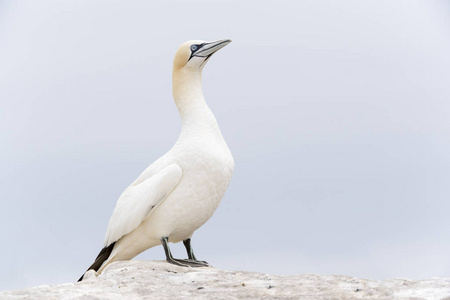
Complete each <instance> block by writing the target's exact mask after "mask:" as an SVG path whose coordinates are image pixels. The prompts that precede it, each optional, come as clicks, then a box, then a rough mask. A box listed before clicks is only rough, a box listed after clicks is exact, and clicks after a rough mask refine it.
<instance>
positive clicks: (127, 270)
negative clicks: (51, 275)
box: [0, 261, 450, 300]
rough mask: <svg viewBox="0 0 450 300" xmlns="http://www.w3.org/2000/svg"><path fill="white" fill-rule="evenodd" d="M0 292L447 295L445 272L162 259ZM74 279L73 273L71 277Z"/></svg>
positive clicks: (86, 297)
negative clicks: (272, 269)
mask: <svg viewBox="0 0 450 300" xmlns="http://www.w3.org/2000/svg"><path fill="white" fill-rule="evenodd" d="M92 273H93V274H89V275H88V276H87V280H83V281H82V282H79V283H75V282H74V283H66V284H61V285H55V286H48V285H46V286H38V287H34V288H27V289H23V290H17V291H2V292H0V299H5V300H6V299H15V300H17V299H36V300H38V299H45V300H49V299H58V300H59V299H63V300H74V299H83V300H102V299H108V300H114V299H308V300H310V299H443V298H445V297H448V298H446V299H450V277H446V278H432V279H428V280H407V279H392V280H386V281H375V280H366V279H358V278H354V277H349V276H341V275H330V276H326V275H314V274H306V275H294V276H276V275H269V274H261V273H254V272H244V271H224V270H218V269H214V268H212V267H209V268H182V267H178V266H174V265H170V264H168V263H166V262H162V261H126V262H116V263H113V264H111V265H110V266H109V267H107V268H106V269H105V271H104V272H103V273H102V274H100V275H99V276H98V277H96V274H95V273H94V272H92ZM74 279H75V278H74Z"/></svg>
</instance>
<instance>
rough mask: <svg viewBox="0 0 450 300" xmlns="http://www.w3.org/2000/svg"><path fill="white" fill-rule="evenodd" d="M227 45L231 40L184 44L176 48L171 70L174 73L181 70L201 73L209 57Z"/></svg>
mask: <svg viewBox="0 0 450 300" xmlns="http://www.w3.org/2000/svg"><path fill="white" fill-rule="evenodd" d="M229 43H231V40H218V41H214V42H205V41H198V40H193V41H188V42H185V43H183V44H181V46H180V47H178V50H177V52H176V53H175V58H174V60H173V69H174V71H179V70H182V69H185V70H190V71H201V70H202V69H203V67H204V66H205V64H206V62H207V61H208V59H209V58H210V57H211V55H213V54H214V53H215V52H216V51H217V50H219V49H221V48H223V47H225V46H226V45H228V44H229Z"/></svg>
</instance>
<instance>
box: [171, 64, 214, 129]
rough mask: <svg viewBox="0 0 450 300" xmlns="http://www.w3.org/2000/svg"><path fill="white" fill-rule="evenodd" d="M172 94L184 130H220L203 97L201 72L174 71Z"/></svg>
mask: <svg viewBox="0 0 450 300" xmlns="http://www.w3.org/2000/svg"><path fill="white" fill-rule="evenodd" d="M172 92H173V98H174V100H175V104H176V106H177V108H178V111H179V112H180V116H181V122H182V126H183V130H185V129H186V128H188V127H205V128H210V129H213V128H215V127H217V129H218V126H217V121H216V119H215V118H214V115H213V114H212V112H211V110H210V109H209V107H208V105H207V104H206V102H205V98H204V97H203V90H202V73H201V71H198V72H197V71H192V70H186V69H184V68H183V69H179V70H176V69H174V70H173V75H172Z"/></svg>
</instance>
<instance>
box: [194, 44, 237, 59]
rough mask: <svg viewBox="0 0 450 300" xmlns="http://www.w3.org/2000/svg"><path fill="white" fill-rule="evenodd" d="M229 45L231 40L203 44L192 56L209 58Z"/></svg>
mask: <svg viewBox="0 0 450 300" xmlns="http://www.w3.org/2000/svg"><path fill="white" fill-rule="evenodd" d="M229 43H231V40H218V41H214V42H209V43H205V44H203V46H202V47H201V48H200V49H199V50H198V51H197V52H195V53H194V55H193V56H198V57H208V58H209V57H210V56H211V55H213V54H214V53H215V52H217V51H218V50H220V49H222V48H223V47H225V46H226V45H228V44H229Z"/></svg>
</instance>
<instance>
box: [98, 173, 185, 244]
mask: <svg viewBox="0 0 450 300" xmlns="http://www.w3.org/2000/svg"><path fill="white" fill-rule="evenodd" d="M182 175H183V172H182V170H181V168H180V166H179V165H177V164H171V165H169V166H168V167H166V168H164V169H163V170H161V171H160V172H158V173H156V174H154V175H153V176H152V177H149V178H148V179H146V180H144V181H142V182H140V183H139V184H136V185H131V186H129V187H128V188H127V189H126V190H125V191H124V192H123V193H122V195H121V196H120V198H119V200H117V204H116V208H115V209H114V212H113V214H112V216H111V219H110V220H109V224H108V230H107V231H106V236H105V244H104V246H105V247H107V246H109V245H110V244H111V243H113V242H115V241H117V240H118V239H120V238H121V237H122V236H124V235H126V234H128V233H130V232H131V231H133V230H134V229H136V227H138V226H139V225H140V224H141V223H142V221H144V219H145V218H147V217H148V216H149V214H150V213H151V212H152V211H153V210H154V209H156V208H157V207H158V205H159V204H161V203H162V202H163V201H164V200H165V199H166V198H167V196H168V195H169V194H170V193H171V192H172V191H173V189H174V188H175V187H176V186H177V184H178V183H179V182H180V180H181V177H182Z"/></svg>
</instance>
